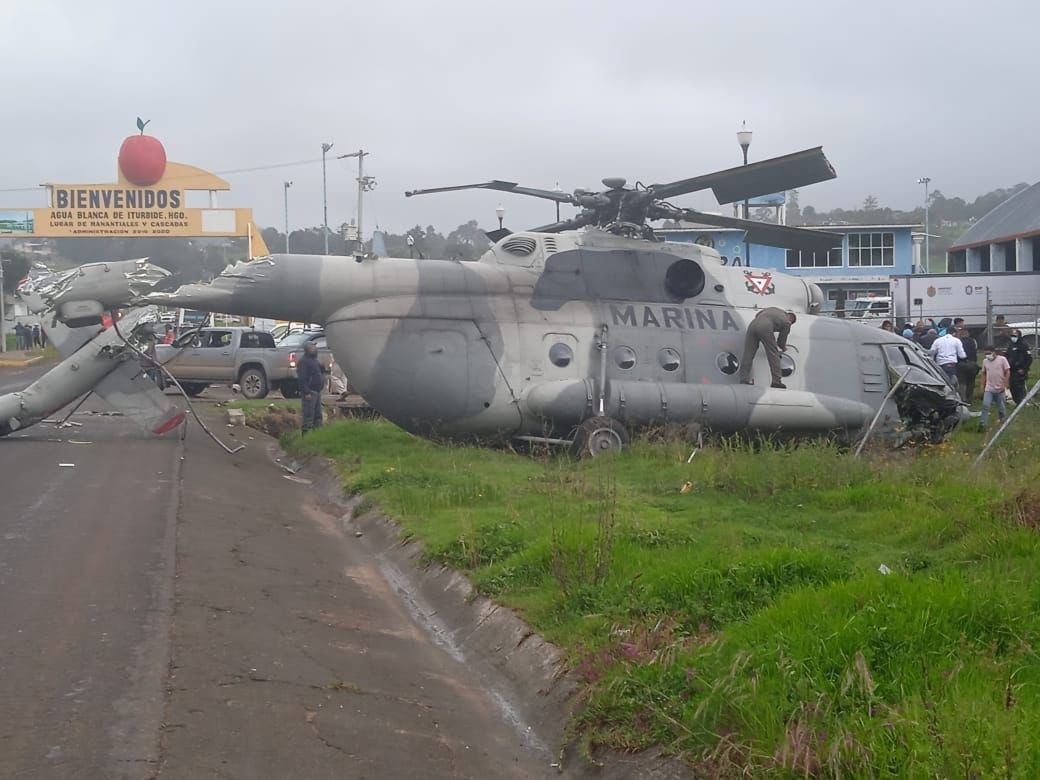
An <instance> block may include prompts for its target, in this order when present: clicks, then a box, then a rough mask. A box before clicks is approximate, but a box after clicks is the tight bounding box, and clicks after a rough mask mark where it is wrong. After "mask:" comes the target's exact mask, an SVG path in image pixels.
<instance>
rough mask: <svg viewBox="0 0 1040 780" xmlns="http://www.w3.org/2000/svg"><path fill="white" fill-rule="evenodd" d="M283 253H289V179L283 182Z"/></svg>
mask: <svg viewBox="0 0 1040 780" xmlns="http://www.w3.org/2000/svg"><path fill="white" fill-rule="evenodd" d="M283 186H284V187H285V254H289V188H290V187H291V186H292V182H291V181H287V182H285V184H284V185H283Z"/></svg>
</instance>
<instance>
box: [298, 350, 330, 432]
mask: <svg viewBox="0 0 1040 780" xmlns="http://www.w3.org/2000/svg"><path fill="white" fill-rule="evenodd" d="M324 373H325V366H323V365H322V364H321V361H319V360H318V345H317V344H315V343H314V342H313V341H308V342H307V343H306V344H304V346H303V357H301V358H300V360H299V362H298V363H297V364H296V378H297V380H299V383H300V405H301V411H302V413H303V422H302V424H301V426H300V427H301V429H302V432H303V433H305V434H306V433H307V431H309V430H311V429H313V428H320V427H321V389H322V387H324V386H325V378H324V377H323V376H322V375H323V374H324Z"/></svg>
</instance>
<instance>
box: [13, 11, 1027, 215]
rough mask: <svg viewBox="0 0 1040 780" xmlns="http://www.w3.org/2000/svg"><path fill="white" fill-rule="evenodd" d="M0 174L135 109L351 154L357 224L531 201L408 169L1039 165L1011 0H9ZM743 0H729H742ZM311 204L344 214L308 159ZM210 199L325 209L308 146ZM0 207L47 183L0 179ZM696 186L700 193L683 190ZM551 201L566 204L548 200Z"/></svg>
mask: <svg viewBox="0 0 1040 780" xmlns="http://www.w3.org/2000/svg"><path fill="white" fill-rule="evenodd" d="M3 7H4V25H3V41H2V45H0V65H2V72H3V73H4V74H5V100H4V109H3V112H2V114H0V116H2V117H3V121H2V123H0V138H2V140H3V143H2V145H0V149H2V151H0V159H2V160H3V163H2V165H0V188H11V187H19V186H32V185H35V184H37V183H39V182H43V181H52V182H68V183H74V182H106V181H113V180H114V177H115V167H116V153H117V151H118V148H119V144H120V143H121V141H122V139H123V138H124V137H125V136H126V135H128V134H131V133H134V132H136V130H135V127H134V121H135V118H136V117H137V116H141V117H143V118H145V119H151V124H150V125H149V126H148V131H149V132H150V133H152V134H154V135H155V136H157V137H158V138H160V139H161V140H162V142H163V143H164V145H165V147H166V151H167V155H168V157H169V159H171V160H175V161H177V162H184V163H189V164H193V165H198V166H200V167H203V168H206V169H208V170H211V171H216V172H221V171H226V170H231V169H240V168H250V167H255V166H263V165H273V164H278V163H285V162H290V161H298V160H316V159H318V158H320V156H321V151H320V144H321V142H322V141H332V142H334V143H335V147H334V149H333V152H332V155H335V154H342V153H344V152H348V151H352V150H356V149H358V148H359V147H363V148H364V149H365V150H369V151H371V153H372V155H371V157H369V158H367V159H366V165H365V172H366V173H370V174H372V175H374V176H375V177H376V178H377V180H378V189H377V190H376V191H375V192H374V193H373V194H372V196H371V197H370V198H366V207H365V212H366V217H365V227H366V228H371V227H372V226H373V224H374V223H378V224H379V225H380V226H381V227H383V228H385V229H388V230H392V231H401V230H403V229H405V228H407V227H409V226H411V225H414V224H417V223H421V224H422V225H426V224H431V223H432V224H433V225H435V226H437V227H438V228H439V229H444V230H448V229H451V228H452V227H454V226H455V225H457V224H458V223H460V222H462V221H465V220H466V219H470V218H476V219H478V220H480V222H481V224H482V225H484V226H491V225H492V224H493V223H494V222H495V214H494V209H495V206H496V205H498V203H499V202H500V201H501V203H502V204H503V205H504V206H505V208H506V225H507V226H511V227H513V228H514V229H520V228H523V227H531V226H533V225H535V224H539V223H541V222H547V221H551V219H552V218H553V216H554V206H553V205H552V204H551V203H549V202H547V201H536V200H530V199H525V198H521V197H519V196H510V195H499V194H498V193H493V192H483V193H481V192H476V193H453V194H446V195H436V196H428V197H426V198H413V199H407V200H406V199H405V198H404V197H403V192H404V190H406V189H413V188H416V187H432V186H440V185H449V184H461V183H468V182H476V181H483V180H487V179H492V178H500V179H507V180H511V181H519V182H521V183H523V184H526V185H528V186H533V187H545V188H550V189H551V188H552V187H553V185H554V184H555V183H556V182H557V181H558V182H559V183H560V186H561V187H562V188H563V189H565V190H568V191H570V190H573V189H574V188H576V187H586V188H593V187H598V185H599V180H600V179H601V178H603V177H604V176H625V177H627V178H628V179H629V181H635V180H637V179H639V180H642V181H643V182H646V183H650V182H655V181H667V180H672V179H678V178H685V177H688V176H691V175H694V174H697V173H703V172H708V171H712V170H717V169H721V168H726V167H730V166H732V165H735V164H738V163H739V162H740V150H739V147H738V146H737V143H736V139H735V135H734V133H735V131H736V130H737V129H738V128H739V127H740V124H741V121H742V120H746V121H747V123H748V127H749V128H751V129H752V130H753V131H754V140H753V143H752V146H751V158H752V159H753V160H756V159H764V158H766V157H771V156H775V155H779V154H785V153H788V152H792V151H796V150H799V149H804V148H807V147H811V146H817V145H822V146H823V147H824V150H825V152H826V153H827V155H828V157H829V158H830V160H831V161H832V163H833V164H834V166H835V168H836V169H837V171H838V179H837V180H836V181H833V182H828V183H825V184H820V185H815V186H813V187H810V188H806V189H805V190H803V191H802V193H801V200H802V203H803V205H804V204H813V205H815V206H817V207H818V208H831V207H835V206H843V207H854V206H856V205H857V204H859V203H860V202H862V200H863V198H864V197H865V196H866V195H867V194H873V195H874V196H876V197H877V198H878V199H879V200H880V202H881V204H882V205H887V206H892V207H896V208H910V207H913V206H914V205H916V204H918V203H920V202H921V200H922V197H923V193H922V187H921V186H920V185H918V184H917V183H916V182H917V179H918V178H919V177H921V176H930V177H931V178H932V186H933V188H938V189H940V190H942V191H943V192H944V194H946V195H947V196H952V195H961V196H965V197H969V198H973V197H974V196H975V195H977V194H979V193H981V192H984V191H987V190H990V189H993V188H995V187H1000V186H1008V185H1011V184H1014V183H1016V182H1019V181H1029V182H1033V181H1036V180H1037V178H1040V174H1038V169H1040V161H1038V158H1037V153H1036V143H1035V140H1034V139H1035V138H1036V136H1037V131H1036V128H1037V125H1038V124H1040V122H1038V120H1040V103H1038V101H1037V100H1036V99H1035V97H1036V94H1037V92H1036V75H1035V74H1036V72H1037V54H1036V31H1037V29H1038V26H1040V25H1038V22H1040V5H1037V4H1036V3H1034V2H1030V1H1029V0H1018V2H1011V1H1010V0H988V1H987V2H984V3H982V2H972V3H968V2H964V0H947V2H941V3H940V2H922V1H921V0H903V2H892V1H891V0H872V2H863V1H862V0H855V1H851V0H788V2H785V3H783V2H782V3H777V2H762V3H759V2H755V0H750V1H749V2H745V3H732V2H728V3H723V2H714V3H705V2H695V1H693V0H685V1H683V0H679V1H678V2H672V0H657V1H656V2H623V3H622V2H615V1H614V0H600V1H599V2H568V0H555V1H553V2H549V1H546V0H524V2H514V3H511V2H508V1H505V2H503V1H502V0H499V1H498V2H494V1H493V0H491V1H488V0H484V2H469V1H466V2H453V1H452V0H444V1H442V2H437V3H433V2H395V1H394V0H379V1H378V2H377V1H375V0H361V1H360V2H359V0H348V1H346V2H344V1H343V0H340V1H339V2H333V1H331V0H330V1H329V2H319V1H318V0H293V1H292V2H272V1H270V0H252V1H251V2H245V1H244V0H242V1H239V0H235V1H234V2H233V1H231V0H220V1H219V2H218V1H217V0H178V2H175V3H149V2H141V1H140V0H136V1H135V2H124V1H123V0H90V2H78V1H74V0H6V2H4V4H3ZM738 8H746V11H745V12H744V13H741V12H740V11H738ZM328 175H329V222H330V224H333V225H336V224H339V223H341V222H343V221H346V220H347V219H348V218H349V217H350V216H351V215H352V214H353V212H354V208H355V196H354V187H355V185H354V182H353V177H354V176H356V163H355V162H354V161H353V160H332V159H331V156H330V163H329V170H328ZM226 178H227V179H228V180H229V181H230V182H231V184H232V191H231V193H228V194H226V195H224V196H222V197H223V200H222V201H221V204H222V205H238V206H252V207H253V209H254V212H255V217H256V220H257V222H258V223H259V224H260V225H261V226H267V225H276V226H279V227H280V226H281V225H282V222H283V212H282V195H283V188H282V182H283V181H285V180H286V179H291V180H292V181H293V182H294V185H293V187H292V189H291V190H290V192H289V221H290V225H291V227H293V228H297V227H301V226H309V225H318V224H320V223H321V218H322V217H321V166H320V164H319V163H313V162H312V163H309V164H306V165H300V166H296V167H290V168H284V169H275V170H268V171H262V172H253V173H241V174H229V175H227V176H226ZM0 198H2V200H0V205H3V206H17V205H27V206H30V205H43V204H42V203H41V201H40V199H39V196H38V195H37V194H35V193H31V192H30V193H24V194H17V193H15V194H12V193H0ZM681 202H683V203H684V204H686V205H690V206H695V207H699V208H705V209H713V208H717V207H716V206H715V205H714V200H713V199H712V198H711V196H710V195H709V194H702V195H691V196H687V197H686V198H684V199H682V201H681ZM570 211H571V210H570V209H569V208H568V207H564V211H563V213H564V215H566V214H568V213H569V212H570Z"/></svg>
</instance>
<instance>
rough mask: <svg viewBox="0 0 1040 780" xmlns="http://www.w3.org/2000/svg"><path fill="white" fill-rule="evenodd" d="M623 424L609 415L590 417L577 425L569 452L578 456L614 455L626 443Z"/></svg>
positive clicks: (626, 436) (626, 434) (625, 432)
mask: <svg viewBox="0 0 1040 780" xmlns="http://www.w3.org/2000/svg"><path fill="white" fill-rule="evenodd" d="M628 441H629V439H628V431H626V430H625V426H624V425H622V424H621V423H619V422H618V421H617V420H615V419H612V418H610V417H590V418H589V419H588V420H586V421H585V422H583V423H582V424H581V425H579V426H578V428H577V430H575V432H574V441H573V442H572V443H571V453H572V454H574V455H576V456H577V457H579V458H595V457H598V456H600V455H614V454H617V453H619V452H621V450H622V449H624V448H625V447H626V446H627V445H628Z"/></svg>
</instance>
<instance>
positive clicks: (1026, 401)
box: [971, 382, 1040, 468]
mask: <svg viewBox="0 0 1040 780" xmlns="http://www.w3.org/2000/svg"><path fill="white" fill-rule="evenodd" d="M1037 391H1040V382H1037V383H1036V384H1035V385H1033V387H1032V389H1031V390H1030V391H1029V392H1028V393H1026V397H1025V398H1023V399H1022V403H1020V404H1016V405H1015V411H1013V412H1012V413H1011V414H1009V415H1008V418H1007V419H1006V420H1004V423H1003V425H1001V426H1000V427H999V428H997V432H996V433H994V434H993V438H992V439H990V440H989V441H988V442H987V443H986V446H985V447H983V448H982V452H980V453H979V454H978V455H977V456H976V457H975V460H973V461H972V462H971V467H972V468H975V467H976V466H978V465H979V463H981V462H982V459H983V458H985V457H986V453H987V452H989V450H990V447H992V446H993V445H994V444H996V443H997V439H999V438H1000V437H1001V435H1002V434H1003V433H1004V431H1005V430H1007V427H1008V426H1009V425H1011V421H1012V420H1014V419H1015V418H1016V417H1017V416H1018V413H1019V412H1021V411H1022V410H1023V409H1025V408H1026V406H1028V404H1029V401H1030V399H1031V398H1032V397H1033V396H1034V395H1036V394H1037Z"/></svg>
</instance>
